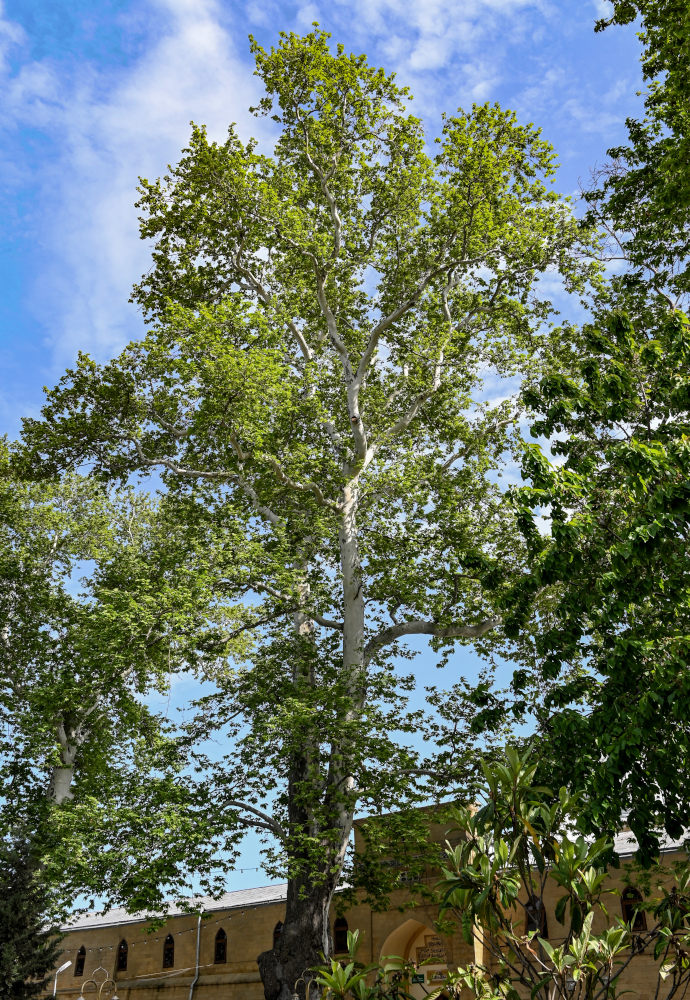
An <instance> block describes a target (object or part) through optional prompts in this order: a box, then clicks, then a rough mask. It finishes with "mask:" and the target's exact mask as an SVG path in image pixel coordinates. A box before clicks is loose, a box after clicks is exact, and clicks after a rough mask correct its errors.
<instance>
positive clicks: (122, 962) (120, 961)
mask: <svg viewBox="0 0 690 1000" xmlns="http://www.w3.org/2000/svg"><path fill="white" fill-rule="evenodd" d="M128 952H129V948H128V947H127V942H126V941H125V939H124V938H123V939H122V941H120V943H119V945H118V946H117V966H116V968H117V971H118V972H124V971H125V969H126V968H127V953H128Z"/></svg>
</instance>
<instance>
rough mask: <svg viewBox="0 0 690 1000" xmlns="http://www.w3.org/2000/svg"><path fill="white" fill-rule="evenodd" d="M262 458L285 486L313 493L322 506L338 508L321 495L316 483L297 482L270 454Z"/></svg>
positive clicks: (336, 509) (301, 491)
mask: <svg viewBox="0 0 690 1000" xmlns="http://www.w3.org/2000/svg"><path fill="white" fill-rule="evenodd" d="M264 459H265V461H266V462H268V464H269V465H270V466H271V468H272V469H273V471H274V472H275V474H276V476H277V477H278V479H279V480H280V481H281V483H284V484H285V485H286V486H289V487H290V489H292V490H297V491H298V492H300V493H313V494H314V496H315V497H316V499H317V500H318V502H319V503H320V504H321V506H322V507H328V509H329V510H335V511H338V510H340V508H339V506H338V504H337V503H335V502H334V501H333V500H328V499H327V498H326V497H325V496H324V495H323V493H322V492H321V489H320V488H319V487H318V486H317V485H316V483H311V482H310V483H298V482H296V481H295V480H294V479H291V478H290V476H288V474H287V473H286V472H285V471H284V469H283V468H282V467H281V465H280V463H279V462H278V461H277V459H275V458H273V457H272V456H270V455H266V456H264Z"/></svg>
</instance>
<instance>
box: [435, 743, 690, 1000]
mask: <svg viewBox="0 0 690 1000" xmlns="http://www.w3.org/2000/svg"><path fill="white" fill-rule="evenodd" d="M536 769H537V764H536V762H532V761H530V760H529V755H525V756H520V755H519V754H518V752H517V751H515V750H514V749H511V748H508V750H507V753H506V759H505V761H504V762H501V763H497V764H495V765H486V766H485V768H484V774H485V779H486V780H485V785H484V788H483V805H482V806H481V807H480V808H479V809H478V810H472V809H468V808H462V809H458V810H457V812H456V821H457V830H458V832H459V833H460V834H461V835H462V837H463V840H462V842H461V843H460V844H459V845H458V846H457V847H455V848H454V849H449V850H448V866H447V869H446V871H445V872H444V875H445V878H444V881H443V882H442V883H441V885H440V889H441V892H442V906H441V914H442V916H445V917H449V916H454V917H456V918H457V919H458V920H459V921H460V923H461V925H462V929H463V933H464V935H465V938H466V940H467V941H468V942H471V941H472V940H473V939H478V940H479V943H480V945H481V946H482V947H483V949H484V955H485V959H484V961H483V962H480V963H478V964H476V965H473V966H471V967H468V968H463V969H458V970H456V971H455V972H453V973H452V974H451V975H450V977H449V981H448V984H447V985H446V991H448V990H452V991H457V992H458V993H459V992H460V990H461V989H462V988H463V987H464V988H468V989H469V990H470V991H471V992H472V994H473V995H474V996H475V997H478V998H490V997H503V998H505V1000H519V998H520V997H522V996H524V995H525V990H527V991H529V995H530V996H531V997H532V1000H605V998H613V997H617V996H620V995H623V993H624V992H625V986H624V983H623V982H622V977H623V975H624V973H625V972H626V970H627V969H628V967H629V966H630V965H631V963H635V962H639V960H640V956H644V955H652V956H653V958H654V959H655V960H656V961H658V963H659V970H658V989H657V992H656V996H657V998H664V1000H671V998H672V997H676V996H683V995H684V993H685V990H686V989H687V988H688V984H690V867H689V866H688V865H687V863H686V864H685V865H683V866H680V867H679V868H678V870H676V871H675V872H662V871H660V872H659V874H660V876H661V877H660V879H659V892H658V894H657V895H656V896H654V894H651V895H650V896H649V897H648V898H647V900H646V901H645V902H644V904H643V906H644V910H646V911H648V914H649V917H650V921H649V922H650V923H651V927H649V928H648V929H641V928H636V927H635V916H634V915H633V917H632V919H631V920H630V922H628V923H625V922H624V921H623V920H622V919H621V918H620V917H613V916H612V915H611V914H610V913H609V912H608V910H607V895H608V903H610V901H611V895H610V889H609V888H607V886H608V885H610V882H609V875H608V874H607V870H606V861H607V860H610V859H611V857H612V845H611V844H610V843H608V842H607V841H605V840H604V839H602V840H598V841H594V842H592V841H591V840H586V839H585V838H584V837H583V836H582V835H579V834H578V829H577V822H578V815H579V812H580V804H579V803H578V801H577V799H576V798H573V797H571V796H570V795H568V793H567V792H566V790H565V789H563V788H562V789H561V790H560V792H559V794H558V795H557V796H556V795H554V794H552V792H551V791H550V790H549V789H547V788H543V787H537V786H534V785H533V784H532V782H533V779H534V774H535V771H536ZM554 886H555V888H556V890H557V893H556V895H557V897H558V898H557V902H556V905H555V912H552V911H550V912H548V913H547V906H546V897H547V888H549V887H551V888H553V887H554ZM669 886H671V887H669ZM547 917H548V926H547Z"/></svg>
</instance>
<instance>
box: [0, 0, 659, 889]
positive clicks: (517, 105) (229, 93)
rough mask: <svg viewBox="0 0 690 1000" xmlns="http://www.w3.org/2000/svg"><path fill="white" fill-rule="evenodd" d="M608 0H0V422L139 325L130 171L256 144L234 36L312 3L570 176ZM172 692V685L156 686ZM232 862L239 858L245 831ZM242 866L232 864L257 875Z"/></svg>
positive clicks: (615, 113)
mask: <svg viewBox="0 0 690 1000" xmlns="http://www.w3.org/2000/svg"><path fill="white" fill-rule="evenodd" d="M607 10H608V4H607V3H606V0H328V2H325V0H324V2H299V0H295V2H293V0H280V2H274V0H235V2H233V0H88V2H87V0H4V3H3V0H0V86H1V87H2V93H3V100H2V103H1V104H0V200H1V206H0V208H1V212H2V223H3V224H2V231H1V233H0V283H1V285H2V288H1V294H0V433H3V432H5V433H8V434H10V436H16V435H17V433H18V430H19V420H20V417H21V416H22V415H24V414H33V413H36V412H37V410H38V408H39V407H40V404H41V396H42V392H41V389H42V386H43V385H45V384H48V385H50V384H52V383H54V382H55V381H56V380H57V379H58V378H59V377H60V374H61V372H62V371H63V370H64V368H65V366H66V365H68V364H69V363H70V362H71V361H72V360H73V358H74V356H75V354H76V352H77V350H83V351H86V352H88V353H90V354H92V355H94V356H95V357H96V358H98V359H99V360H104V359H106V358H107V357H109V356H111V355H112V354H113V353H115V352H117V351H118V350H119V349H120V348H121V347H122V346H123V345H124V344H125V343H126V342H127V341H128V340H130V339H132V338H135V337H137V336H138V335H139V334H140V332H141V330H142V323H141V319H140V317H139V316H138V314H137V312H136V310H135V309H134V307H133V306H132V305H130V304H128V301H127V300H128V296H129V290H130V288H131V286H132V283H133V282H134V281H135V280H137V279H138V278H139V276H140V275H141V273H142V272H143V271H144V270H145V269H146V267H147V253H148V251H147V248H146V246H145V245H143V244H142V243H140V241H139V239H138V233H137V220H136V210H135V209H134V201H135V198H136V191H135V189H136V183H137V176H138V175H143V176H146V177H149V178H152V177H155V176H158V175H159V174H161V173H163V172H164V171H165V167H166V165H167V163H169V162H171V161H174V160H175V159H176V158H177V157H178V155H179V151H180V149H181V148H182V146H183V145H184V144H185V142H186V139H187V138H188V135H189V121H190V120H192V119H193V120H194V121H196V122H200V123H201V122H203V123H206V124H207V125H208V128H209V132H210V134H211V135H212V136H213V137H215V138H221V137H222V136H223V135H224V132H225V129H226V127H227V125H228V123H229V122H231V121H235V122H237V123H238V125H239V128H240V131H241V132H242V133H243V134H244V136H245V137H248V136H249V135H250V134H253V135H256V136H257V137H258V138H259V139H260V141H261V142H262V143H264V144H267V145H269V144H270V142H271V134H270V131H267V129H270V124H271V123H267V122H266V121H265V120H263V119H262V120H256V119H254V118H253V117H252V116H251V115H250V114H249V113H248V111H247V109H248V107H249V106H250V105H251V104H254V103H256V101H257V99H258V97H259V91H258V81H257V80H256V78H255V77H254V76H253V75H252V71H253V64H252V62H251V59H250V56H249V51H248V44H247V35H248V34H249V33H250V32H251V33H253V34H254V35H256V36H257V37H258V39H259V40H260V42H261V43H262V44H264V45H270V44H271V43H273V42H275V40H276V35H277V32H278V30H280V29H285V30H296V31H305V30H308V28H309V26H310V24H311V22H312V21H318V22H320V24H321V25H322V26H323V27H324V28H326V29H327V30H329V31H331V32H332V33H333V36H334V40H336V41H342V42H343V43H344V44H345V45H346V47H347V48H348V49H351V50H355V51H357V52H366V53H367V54H368V55H369V57H370V59H371V60H372V61H373V62H375V63H379V64H381V65H383V66H385V67H386V68H387V69H388V70H396V71H397V73H398V76H399V79H400V80H401V82H404V83H407V84H409V85H410V87H411V88H412V91H413V93H414V94H415V95H416V100H415V110H416V112H417V113H418V114H420V115H421V116H422V117H424V118H425V119H426V120H427V121H428V128H429V133H430V135H433V134H434V133H435V130H436V129H437V127H438V123H439V119H440V115H441V112H442V111H444V110H446V111H451V112H452V111H454V110H455V109H456V108H457V107H458V106H465V107H467V106H469V105H470V104H471V103H472V102H473V101H479V102H481V101H484V100H490V101H494V100H496V101H499V102H500V103H501V104H502V105H504V106H509V107H512V108H514V109H515V110H516V111H517V112H518V115H519V117H520V119H521V120H523V121H534V122H535V123H537V124H538V125H541V126H542V127H543V131H544V135H545V137H546V138H548V139H549V140H550V141H551V142H552V143H553V145H554V146H555V148H556V150H557V151H558V153H559V155H560V160H561V165H562V166H561V170H560V173H559V178H558V182H557V187H558V189H559V190H561V191H562V192H564V193H571V194H574V193H576V192H577V190H578V183H579V181H582V182H584V183H586V182H587V180H588V177H589V173H590V170H591V169H592V168H593V167H594V166H595V165H596V164H601V162H602V161H603V160H604V158H605V151H606V149H607V147H609V146H612V145H615V144H616V143H618V142H620V141H621V140H622V139H623V138H624V135H625V131H624V124H623V123H624V119H625V117H626V115H629V114H632V113H634V112H635V110H636V109H637V108H639V98H637V97H636V96H635V94H636V91H637V90H638V89H639V87H640V83H641V81H640V74H639V67H638V48H639V47H638V42H637V39H636V37H635V34H634V30H632V29H631V28H628V29H613V30H609V31H607V32H605V33H603V34H598V35H595V34H594V31H593V26H594V21H595V19H596V17H597V16H601V15H602V14H606V13H607ZM187 693H188V692H187V691H186V689H185V685H184V683H182V684H181V685H180V686H178V688H177V690H176V691H175V693H174V696H173V698H172V702H173V704H174V703H176V702H179V701H181V700H183V699H184V697H185V696H186V694H187ZM246 857H247V860H246V861H245V864H256V861H255V860H253V858H254V854H253V852H252V850H251V849H250V850H249V851H248V854H247V856H246ZM260 878H261V877H260V876H257V874H256V873H254V874H251V873H248V874H247V877H246V878H244V879H240V877H239V876H238V877H237V879H235V880H233V887H239V886H240V885H245V884H252V883H254V884H256V882H257V879H259V880H260Z"/></svg>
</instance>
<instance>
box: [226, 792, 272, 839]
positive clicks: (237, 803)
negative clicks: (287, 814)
mask: <svg viewBox="0 0 690 1000" xmlns="http://www.w3.org/2000/svg"><path fill="white" fill-rule="evenodd" d="M225 805H226V806H229V807H230V808H231V809H244V811H245V812H248V813H252V814H253V817H255V818H253V817H251V816H249V817H243V819H245V820H246V822H247V823H250V824H251V825H252V826H257V827H259V829H262V830H270V831H271V833H274V834H275V835H276V837H280V839H281V840H285V838H286V833H285V830H284V829H283V828H282V826H281V825H280V823H279V822H278V820H276V819H274V818H273V817H272V816H269V815H268V813H265V812H263V810H261V809H257V808H256V806H252V805H250V804H249V803H248V802H242V801H241V800H240V799H229V800H228V801H227V802H226V803H225Z"/></svg>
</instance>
